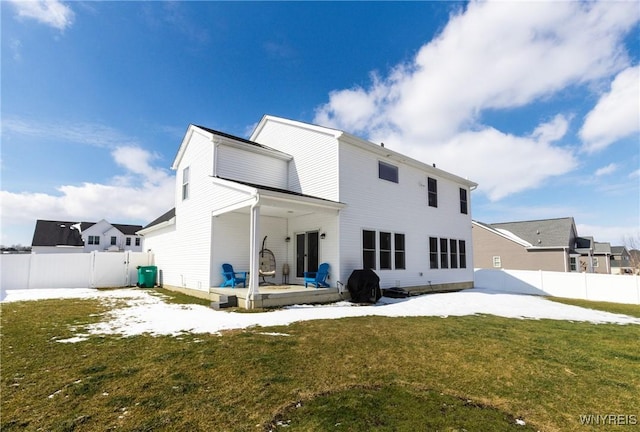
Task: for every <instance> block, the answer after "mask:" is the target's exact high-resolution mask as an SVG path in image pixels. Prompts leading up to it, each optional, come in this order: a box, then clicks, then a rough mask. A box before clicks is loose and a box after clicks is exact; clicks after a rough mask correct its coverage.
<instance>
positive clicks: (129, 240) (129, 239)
mask: <svg viewBox="0 0 640 432" xmlns="http://www.w3.org/2000/svg"><path fill="white" fill-rule="evenodd" d="M126 245H127V246H131V237H127V240H126Z"/></svg>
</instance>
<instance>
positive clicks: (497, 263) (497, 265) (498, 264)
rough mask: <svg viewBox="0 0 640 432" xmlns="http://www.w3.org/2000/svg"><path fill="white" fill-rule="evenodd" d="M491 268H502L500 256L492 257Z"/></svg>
mask: <svg viewBox="0 0 640 432" xmlns="http://www.w3.org/2000/svg"><path fill="white" fill-rule="evenodd" d="M493 266H494V267H495V268H500V267H502V259H501V258H500V256H494V257H493Z"/></svg>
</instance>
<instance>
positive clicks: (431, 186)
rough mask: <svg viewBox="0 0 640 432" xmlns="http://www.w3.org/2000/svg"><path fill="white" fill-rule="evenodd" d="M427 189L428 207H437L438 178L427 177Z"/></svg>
mask: <svg viewBox="0 0 640 432" xmlns="http://www.w3.org/2000/svg"><path fill="white" fill-rule="evenodd" d="M427 189H428V191H429V192H428V193H429V207H438V180H436V179H434V178H431V177H429V178H428V179H427Z"/></svg>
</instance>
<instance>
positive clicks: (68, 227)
mask: <svg viewBox="0 0 640 432" xmlns="http://www.w3.org/2000/svg"><path fill="white" fill-rule="evenodd" d="M77 224H78V222H68V221H50V220H40V219H38V220H37V221H36V228H35V231H34V232H33V240H32V241H31V246H84V241H82V235H81V233H80V230H78V228H77ZM74 225H76V227H74Z"/></svg>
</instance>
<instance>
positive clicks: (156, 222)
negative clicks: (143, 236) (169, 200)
mask: <svg viewBox="0 0 640 432" xmlns="http://www.w3.org/2000/svg"><path fill="white" fill-rule="evenodd" d="M174 217H176V208H175V207H174V208H172V209H171V210H169V211H168V212H166V213H165V214H163V215H162V216H160V217H158V218H156V219H154V220H153V221H151V222H149V223H148V224H147V225H145V227H144V228H142V229H143V230H146V229H147V228H151V227H153V226H156V225H160V224H161V223H163V222H169V221H170V220H171V219H173V218H174Z"/></svg>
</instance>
